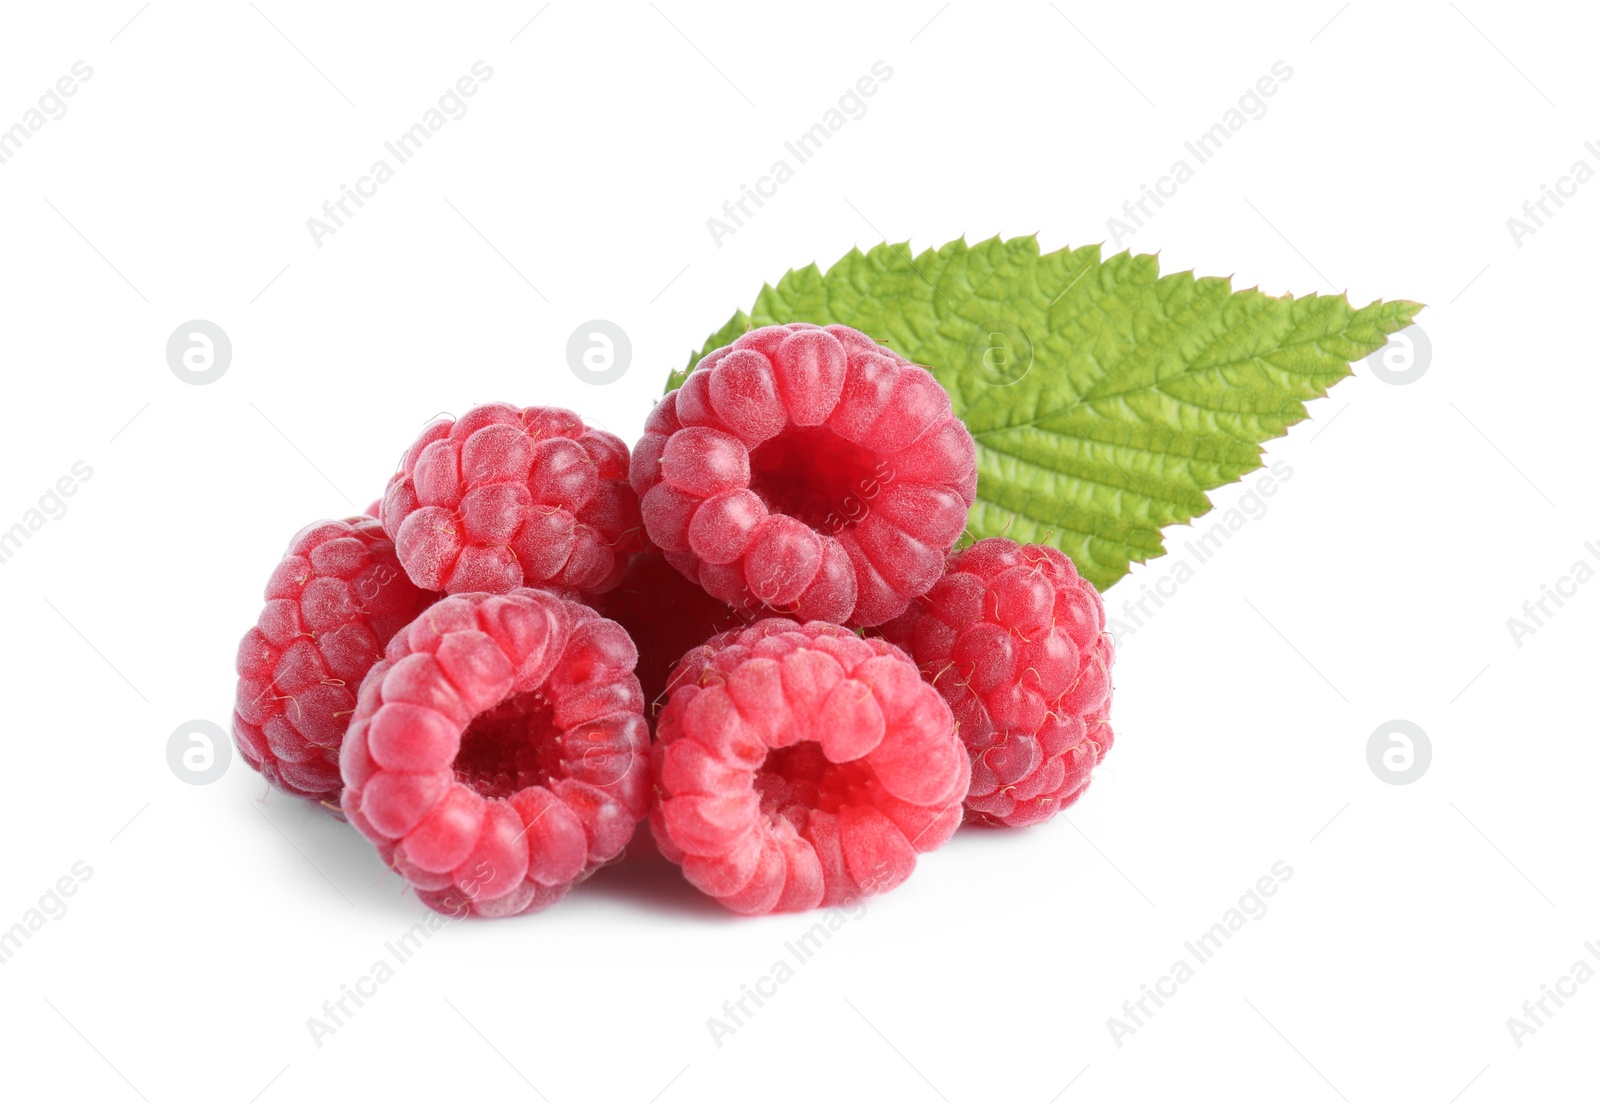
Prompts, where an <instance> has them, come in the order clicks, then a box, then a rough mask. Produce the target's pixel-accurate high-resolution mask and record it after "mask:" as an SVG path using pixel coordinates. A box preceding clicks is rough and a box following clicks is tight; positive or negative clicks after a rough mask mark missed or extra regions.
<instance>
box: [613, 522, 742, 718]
mask: <svg viewBox="0 0 1600 1107" xmlns="http://www.w3.org/2000/svg"><path fill="white" fill-rule="evenodd" d="M591 606H593V607H594V609H595V610H596V611H598V612H600V614H602V615H604V616H605V617H606V618H608V619H613V620H615V621H616V622H618V623H620V624H622V629H623V630H625V631H627V632H628V637H630V638H632V639H633V644H634V645H635V646H636V647H638V650H639V667H638V669H636V670H635V672H636V673H637V675H638V677H639V683H640V684H641V685H642V686H643V688H644V702H645V717H646V718H648V719H650V720H652V721H654V719H655V717H656V715H657V713H659V711H660V709H661V706H662V705H663V704H664V703H665V697H664V693H665V692H666V689H667V676H668V674H670V673H671V672H672V667H673V666H674V665H676V664H677V663H678V659H679V658H681V657H682V656H683V655H684V654H686V653H688V652H689V651H690V650H692V649H694V648H695V647H696V646H698V645H700V644H701V643H703V642H705V640H706V639H708V638H710V637H711V636H712V635H713V634H717V633H719V632H721V631H724V630H732V629H733V628H735V627H740V626H743V625H745V622H746V620H745V619H743V618H740V616H739V613H738V612H736V611H734V610H733V608H731V607H729V606H728V605H727V604H725V603H723V602H722V601H721V600H719V599H716V598H715V597H713V596H710V595H707V594H706V591H705V589H703V588H701V587H700V586H699V585H698V584H695V583H694V582H693V581H691V580H689V579H688V578H686V577H685V576H684V575H683V574H682V573H680V572H678V570H676V569H674V568H673V567H672V566H671V565H668V564H667V562H666V559H665V558H663V557H662V555H661V551H660V550H658V549H656V548H655V547H654V546H651V547H650V548H648V549H645V550H641V551H640V552H639V553H636V554H634V555H633V558H632V559H631V560H630V561H629V563H628V571H627V572H626V573H625V574H624V575H623V577H622V582H621V583H620V584H618V585H617V586H616V587H615V588H613V589H612V590H611V591H609V592H607V593H606V594H605V595H603V596H598V597H596V598H595V599H594V601H593V602H592V605H591Z"/></svg>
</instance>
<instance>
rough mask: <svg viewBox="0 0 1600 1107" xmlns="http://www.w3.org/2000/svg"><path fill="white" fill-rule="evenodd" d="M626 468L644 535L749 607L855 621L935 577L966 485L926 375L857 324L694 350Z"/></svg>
mask: <svg viewBox="0 0 1600 1107" xmlns="http://www.w3.org/2000/svg"><path fill="white" fill-rule="evenodd" d="M630 476H631V479H632V482H633V487H634V490H635V491H636V492H638V494H639V496H640V510H641V513H642V516H643V519H644V525H645V528H646V530H647V531H648V532H649V535H650V538H651V540H652V541H653V542H654V543H655V544H656V545H658V546H659V547H661V549H662V550H664V551H666V556H667V560H668V561H670V562H671V563H672V564H673V565H674V566H676V567H677V568H678V569H679V571H681V572H682V573H683V574H684V575H685V576H687V577H688V578H689V579H690V580H693V581H696V582H697V583H699V584H700V585H701V586H702V587H703V588H704V589H705V590H706V591H707V592H709V593H710V594H711V595H713V596H715V597H716V598H718V599H719V600H722V601H724V602H725V603H728V604H731V605H733V606H734V607H737V608H740V609H741V610H746V611H759V610H763V609H765V610H766V611H767V612H771V611H777V612H780V613H783V614H788V615H792V616H794V617H795V618H797V619H800V620H810V619H821V620H826V621H829V622H836V623H844V624H847V625H850V626H863V625H871V624H876V623H882V622H885V621H887V620H889V619H891V618H893V617H894V616H896V615H898V614H900V613H901V612H902V611H904V610H905V608H906V605H907V604H908V603H909V602H910V601H911V599H912V597H914V596H919V595H921V594H922V593H923V592H925V591H927V590H928V589H929V588H930V587H931V586H932V585H933V583H934V582H935V581H936V580H938V578H939V574H940V572H941V571H942V570H943V568H944V560H945V556H946V555H947V554H948V553H949V551H950V549H951V547H952V546H953V545H954V544H955V542H956V539H957V538H959V537H960V535H961V532H962V530H963V528H964V527H965V526H966V519H967V509H968V508H970V507H971V506H972V502H973V499H974V497H975V496H976V494H977V468H976V461H975V450H974V446H973V441H972V436H971V435H970V434H969V433H968V432H967V429H966V427H965V425H964V424H963V423H962V422H961V420H960V419H958V418H956V417H955V415H954V414H953V412H952V411H951V407H950V398H949V396H948V395H946V393H945V391H944V389H943V388H942V387H941V386H940V385H939V382H938V381H936V380H935V379H934V378H933V375H932V374H931V373H929V372H928V371H927V370H926V369H924V368H922V367H921V366H919V365H913V364H912V363H910V362H908V361H906V360H905V359H904V358H902V357H900V356H899V355H898V354H896V353H895V352H894V351H893V350H890V349H888V348H887V347H884V346H880V345H878V344H877V343H876V342H874V341H873V340H872V339H871V338H869V337H867V336H866V335H864V334H862V333H861V332H860V331H856V330H852V329H851V328H849V327H845V326H839V325H834V326H828V327H817V326H813V325H812V324H809V323H790V324H787V325H783V326H772V327H762V328H761V329H759V330H754V331H751V332H749V333H748V334H744V335H741V336H740V337H739V338H738V339H737V340H736V341H734V343H733V344H732V345H730V346H724V347H723V348H721V349H719V350H716V351H714V352H712V353H710V354H707V355H706V356H705V357H704V358H703V359H701V361H700V363H699V365H698V366H697V367H696V368H695V370H694V371H693V372H692V373H690V374H689V376H688V378H687V379H686V380H685V381H684V384H683V386H682V387H681V388H679V389H677V390H675V391H673V392H671V393H669V394H668V395H667V396H666V397H665V398H664V399H663V400H662V401H661V402H660V403H659V404H657V405H656V408H655V410H654V411H653V412H652V413H651V415H650V418H649V420H648V421H647V422H646V424H645V433H644V436H643V437H642V438H641V439H640V440H639V443H638V446H637V447H636V449H635V451H634V457H633V462H632V467H631V470H630Z"/></svg>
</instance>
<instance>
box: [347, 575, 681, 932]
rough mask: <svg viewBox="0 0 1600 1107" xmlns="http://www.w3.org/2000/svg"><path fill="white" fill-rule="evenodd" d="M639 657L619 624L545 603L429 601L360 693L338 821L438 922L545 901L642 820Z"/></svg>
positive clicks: (476, 596)
mask: <svg viewBox="0 0 1600 1107" xmlns="http://www.w3.org/2000/svg"><path fill="white" fill-rule="evenodd" d="M637 661H638V654H637V653H635V651H634V648H633V643H632V642H630V641H629V640H628V635H627V633H626V632H625V631H623V629H622V628H621V627H619V626H618V625H617V624H616V623H613V622H612V621H611V620H609V619H605V618H602V617H601V616H600V615H598V614H596V613H595V612H594V611H592V610H591V609H589V608H588V607H585V606H584V605H582V604H579V603H573V602H571V601H569V600H565V599H562V598H561V597H559V596H556V595H554V594H553V593H550V592H546V591H543V590H540V589H533V588H517V589H514V590H512V591H511V592H509V593H505V594H503V595H491V594H489V593H487V592H465V593H461V594H459V595H455V596H448V597H446V598H444V599H442V600H440V601H439V602H438V603H436V604H434V605H433V606H432V607H430V608H428V610H427V611H425V612H423V613H422V614H421V615H420V616H418V617H417V618H416V620H414V621H413V622H412V623H411V624H410V625H409V626H407V627H405V628H404V629H403V630H401V631H400V632H399V633H398V634H396V635H395V636H394V638H393V639H391V640H390V642H389V647H388V649H387V650H386V651H385V652H384V657H383V660H382V661H380V662H378V664H376V665H374V666H373V668H372V671H371V672H370V673H368V674H367V679H366V681H365V682H364V683H363V684H362V685H361V695H360V699H359V701H358V703H357V705H356V712H355V715H354V717H353V718H352V719H351V721H350V730H349V733H348V734H347V735H346V736H345V742H344V749H343V751H342V753H341V755H340V759H339V765H340V769H341V770H342V772H343V776H344V784H345V790H344V797H343V802H344V810H345V813H346V814H347V815H348V816H349V818H350V821H351V822H352V823H354V824H355V826H356V827H357V828H358V829H359V830H360V831H361V833H363V834H365V835H366V836H367V837H368V838H370V839H371V840H372V841H373V842H374V843H375V844H376V845H377V847H378V851H379V853H380V854H381V855H382V856H383V858H384V859H385V860H386V861H387V862H388V863H389V864H390V865H391V866H393V868H394V869H395V871H396V872H398V873H400V875H401V876H403V877H405V878H406V879H407V880H408V881H410V882H411V884H412V886H413V887H414V888H416V890H417V894H418V896H419V897H420V898H421V899H422V900H423V902H424V903H427V904H428V905H429V906H430V907H433V908H434V909H436V910H438V911H441V912H443V913H445V914H450V915H462V914H466V913H471V914H477V915H490V916H500V915H517V914H522V913H523V912H525V911H532V910H537V909H538V908H541V907H544V906H546V905H548V904H550V903H553V902H554V901H555V900H557V899H559V898H561V896H562V895H563V894H565V892H566V891H567V889H568V888H570V887H571V886H572V885H573V884H574V883H576V882H577V881H579V880H582V879H583V878H584V877H585V876H587V875H589V873H590V872H592V871H593V870H594V869H595V868H596V867H598V866H599V865H602V864H604V863H605V862H607V861H609V860H611V859H612V858H614V857H615V856H616V855H617V854H619V853H620V852H622V848H623V847H624V846H625V845H627V843H628V839H629V838H631V837H632V836H633V831H634V828H635V826H637V824H638V822H639V820H640V819H641V818H643V817H644V813H645V808H646V807H647V805H648V802H649V768H648V759H647V758H646V756H645V754H646V749H647V747H648V745H649V741H650V736H649V731H648V729H647V728H646V726H645V721H644V715H643V714H642V713H641V712H642V709H643V707H644V698H643V696H642V695H641V694H640V692H639V681H638V679H637V678H636V677H635V676H634V675H633V667H634V664H635V663H636V662H637Z"/></svg>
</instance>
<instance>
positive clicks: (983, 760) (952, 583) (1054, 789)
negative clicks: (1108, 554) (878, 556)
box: [881, 538, 1112, 826]
mask: <svg viewBox="0 0 1600 1107" xmlns="http://www.w3.org/2000/svg"><path fill="white" fill-rule="evenodd" d="M1105 625H1106V616H1105V607H1104V606H1103V605H1102V604H1101V602H1100V594H1099V593H1098V592H1096V591H1095V588H1094V585H1092V584H1090V583H1089V582H1088V581H1086V580H1084V579H1083V578H1082V577H1080V576H1079V575H1078V571H1077V569H1076V568H1075V567H1074V566H1073V564H1072V561H1071V560H1070V559H1069V558H1068V557H1067V556H1066V555H1065V554H1063V553H1062V552H1061V551H1060V550H1056V549H1051V548H1050V547H1048V546H1021V545H1018V544H1017V543H1016V542H1013V541H1012V540H1011V539H1009V538H985V539H984V540H983V541H981V542H978V543H976V544H974V545H972V546H969V547H968V548H967V549H965V550H962V551H961V552H960V553H957V554H955V555H954V556H952V557H951V558H950V566H949V570H948V572H946V573H945V575H944V577H943V578H942V579H941V580H940V581H939V583H938V584H936V585H935V586H934V587H933V590H932V591H930V592H929V593H928V594H927V595H926V596H924V597H922V598H921V599H919V600H917V601H916V602H915V603H913V604H912V605H911V607H910V609H909V610H908V611H907V612H906V613H905V614H904V615H903V616H901V617H900V618H898V619H896V620H894V621H893V622H892V623H890V624H888V625H887V626H885V627H883V628H881V632H882V633H883V635H884V637H886V638H888V639H889V640H890V641H891V642H894V643H895V644H896V645H899V646H900V647H901V648H903V649H904V650H905V651H906V652H907V653H909V654H910V655H911V656H912V657H913V658H914V659H915V660H916V662H917V664H918V665H919V666H920V667H921V669H922V673H923V675H924V676H925V677H927V679H928V681H929V682H930V683H932V685H933V686H934V687H935V688H937V689H939V691H940V692H941V693H942V694H943V695H944V698H945V699H946V700H947V701H949V703H950V707H951V709H952V710H953V711H954V712H955V718H956V724H957V731H958V732H959V733H960V735H961V740H962V741H963V742H964V743H965V744H966V747H967V751H968V752H969V753H970V754H971V755H972V788H971V791H970V792H969V793H968V795H967V817H968V819H969V820H970V821H972V822H975V823H985V824H989V825H1004V826H1027V825H1029V824H1032V823H1040V822H1044V821H1045V820H1046V819H1049V818H1050V817H1051V816H1053V815H1054V814H1055V813H1056V812H1057V811H1059V810H1060V809H1061V808H1063V807H1065V806H1067V805H1068V804H1070V803H1071V802H1072V801H1073V800H1075V799H1077V798H1078V796H1079V794H1080V793H1081V792H1082V791H1083V790H1084V788H1086V787H1088V784H1089V773H1090V771H1091V770H1092V769H1093V768H1094V767H1095V766H1096V765H1097V764H1099V763H1100V759H1101V758H1103V757H1104V756H1105V754H1106V751H1107V750H1109V749H1110V748H1111V740H1112V734H1111V723H1110V722H1109V721H1108V719H1107V716H1108V714H1109V713H1110V711H1111V661H1112V642H1111V636H1110V635H1109V634H1106V633H1105Z"/></svg>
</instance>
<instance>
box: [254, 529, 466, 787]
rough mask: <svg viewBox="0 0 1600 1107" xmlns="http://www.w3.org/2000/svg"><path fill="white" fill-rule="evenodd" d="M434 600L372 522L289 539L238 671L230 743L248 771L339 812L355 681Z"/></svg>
mask: <svg viewBox="0 0 1600 1107" xmlns="http://www.w3.org/2000/svg"><path fill="white" fill-rule="evenodd" d="M438 598H439V597H438V594H437V593H435V592H424V591H422V590H420V589H419V588H417V586H416V585H414V584H412V583H411V581H410V580H408V579H407V578H406V574H405V572H404V571H403V570H402V569H401V568H400V562H399V561H398V560H397V559H396V558H395V553H394V544H393V543H392V542H390V541H389V538H388V536H387V535H385V534H384V533H383V527H382V526H381V525H380V524H379V522H378V520H376V519H374V518H371V517H369V516H364V515H358V516H354V517H352V518H349V519H345V520H343V521H342V522H336V523H335V522H322V523H313V524H312V525H310V526H309V527H306V528H305V529H304V530H302V531H301V532H300V533H299V534H297V535H295V536H294V539H293V540H292V541H291V542H290V543H289V549H288V552H287V553H286V554H285V555H284V558H283V560H282V561H280V562H279V563H278V567H277V568H276V569H274V570H273V572H272V576H271V578H270V579H269V580H268V581H267V589H266V601H267V604H266V606H265V607H264V608H262V609H261V617H260V618H259V619H257V620H256V625H255V626H253V627H251V628H250V630H249V631H248V632H246V634H245V636H244V638H243V639H242V640H241V641H240V642H239V653H238V657H237V659H236V662H235V668H236V670H237V671H238V674H239V686H238V690H237V693H236V695H235V698H234V710H233V740H234V742H235V744H236V745H238V747H239V752H240V754H242V755H243V757H244V759H245V761H246V762H248V763H249V765H250V767H251V768H252V769H255V770H256V771H257V772H259V773H260V774H261V775H262V776H264V777H266V778H267V780H268V781H270V782H271V783H272V784H273V785H274V786H276V787H278V788H281V789H282V790H283V791H285V792H288V793H290V794H291V795H296V796H304V797H306V798H307V799H313V800H318V801H321V802H324V803H332V804H336V803H338V802H339V788H340V784H339V743H340V742H341V741H342V740H343V738H344V732H345V726H346V724H347V723H348V722H349V720H350V713H351V712H352V711H354V710H355V706H356V690H357V689H358V688H359V687H360V686H361V679H362V678H363V677H365V676H366V675H367V670H368V669H370V668H372V666H373V664H374V663H375V662H376V661H377V660H378V658H380V657H382V656H383V647H384V644H385V643H387V642H388V641H389V639H390V637H391V636H392V635H393V634H394V632H395V631H397V630H399V629H400V628H401V627H403V626H405V625H406V624H407V623H409V622H410V621H411V620H412V619H414V618H415V617H416V616H417V615H418V614H420V613H421V612H422V611H423V610H424V609H425V608H426V607H427V606H428V605H429V604H430V603H432V602H433V601H434V600H436V599H438Z"/></svg>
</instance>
